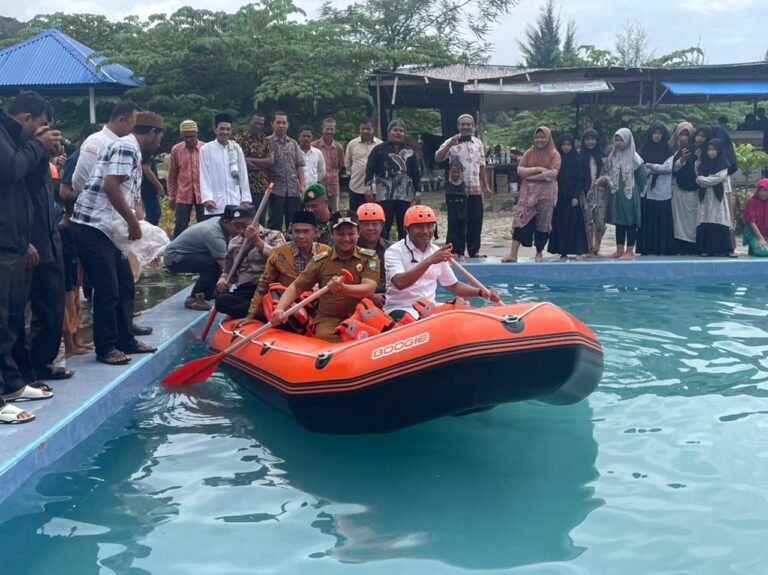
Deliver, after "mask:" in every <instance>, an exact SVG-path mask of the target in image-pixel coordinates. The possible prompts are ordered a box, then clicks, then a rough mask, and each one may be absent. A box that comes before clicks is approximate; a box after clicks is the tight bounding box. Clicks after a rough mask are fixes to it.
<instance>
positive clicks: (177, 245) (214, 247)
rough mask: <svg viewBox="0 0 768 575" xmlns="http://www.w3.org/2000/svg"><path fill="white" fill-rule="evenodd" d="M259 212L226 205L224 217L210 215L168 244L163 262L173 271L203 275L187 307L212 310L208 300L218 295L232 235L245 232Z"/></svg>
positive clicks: (248, 208)
mask: <svg viewBox="0 0 768 575" xmlns="http://www.w3.org/2000/svg"><path fill="white" fill-rule="evenodd" d="M255 215H256V211H255V210H254V208H252V207H240V206H225V207H224V213H223V214H221V216H214V217H212V218H208V219H207V220H205V221H204V222H202V223H200V224H197V225H194V226H192V227H191V228H187V229H186V230H184V231H183V232H182V233H181V235H180V236H179V237H178V238H174V239H173V241H172V242H171V243H170V244H168V246H167V247H166V248H165V252H164V253H163V261H164V262H165V267H167V268H168V271H169V272H171V273H172V274H178V273H183V274H195V273H196V274H200V277H198V278H197V281H196V282H195V285H194V286H192V295H190V296H189V297H188V298H187V299H186V301H185V302H184V307H185V308H187V309H193V310H196V311H208V310H210V309H211V305H210V304H209V303H208V302H207V301H206V300H210V299H213V298H214V295H215V292H216V283H217V282H218V281H219V277H220V276H221V270H222V269H224V259H225V258H226V257H227V244H228V243H229V240H230V238H232V237H234V236H236V235H238V234H241V233H245V229H246V228H247V227H248V224H249V223H250V222H251V220H253V217H254V216H255Z"/></svg>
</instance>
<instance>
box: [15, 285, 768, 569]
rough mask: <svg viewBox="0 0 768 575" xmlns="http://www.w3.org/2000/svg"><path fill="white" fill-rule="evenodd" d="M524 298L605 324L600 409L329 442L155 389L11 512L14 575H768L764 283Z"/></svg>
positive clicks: (210, 389)
mask: <svg viewBox="0 0 768 575" xmlns="http://www.w3.org/2000/svg"><path fill="white" fill-rule="evenodd" d="M499 287H501V288H502V289H503V288H504V286H499ZM515 293H516V294H517V297H518V298H520V299H526V300H542V299H547V300H550V301H553V302H555V303H557V304H559V305H561V306H562V307H563V308H565V309H567V310H568V311H570V312H572V313H573V314H574V315H576V316H577V317H579V318H581V319H582V320H584V321H585V322H587V323H588V324H589V325H591V326H592V327H593V329H595V331H596V332H597V333H598V335H599V337H600V339H601V341H602V343H603V345H604V347H605V363H606V370H605V376H604V378H603V382H602V384H601V386H600V387H599V388H598V391H596V392H595V393H594V394H593V395H592V396H591V397H590V399H589V400H588V402H582V403H580V404H578V405H574V406H570V407H549V406H544V405H539V404H534V403H527V404H518V405H508V406H504V407H501V408H497V409H495V410H493V411H491V412H487V413H482V414H476V415H472V416H468V417H463V418H446V419H442V420H439V421H435V422H432V423H429V424H425V425H421V426H417V427H414V428H411V429H407V430H404V431H401V432H398V433H394V434H391V435H385V436H371V437H332V436H320V435H313V434H310V433H308V432H305V431H303V430H302V429H300V428H299V427H297V426H296V425H295V424H293V423H292V422H290V421H288V420H287V419H285V418H284V417H282V416H281V415H279V414H277V413H275V412H274V411H272V410H271V409H270V408H268V407H267V406H265V405H263V404H261V403H260V402H259V401H258V400H257V399H256V398H254V397H251V396H249V395H247V394H246V393H244V392H242V391H241V390H240V389H239V388H238V387H237V386H235V385H234V384H233V383H232V382H231V381H230V380H229V379H228V378H227V377H226V375H225V374H217V376H216V377H215V378H214V379H212V380H211V381H209V382H208V383H206V384H205V385H199V386H194V387H189V388H185V390H184V391H183V392H182V393H173V394H171V393H167V392H166V391H165V390H164V389H162V388H161V387H160V386H159V385H153V386H151V387H150V388H149V389H148V390H147V392H146V393H145V394H144V396H143V397H141V398H140V399H139V400H138V401H136V402H135V404H133V405H129V406H127V407H126V408H125V409H124V410H123V411H122V412H121V413H120V414H119V415H118V416H117V417H115V418H114V419H113V420H112V421H111V422H110V423H109V424H108V425H106V426H103V427H102V428H101V429H100V430H99V432H98V433H96V434H95V435H94V436H93V437H91V438H89V440H88V441H86V442H85V443H84V444H81V445H80V446H79V447H78V448H77V449H76V450H75V451H74V452H72V453H70V454H68V455H67V456H66V457H65V458H63V461H61V462H59V463H57V464H56V465H55V466H53V467H51V468H50V469H47V470H46V471H45V472H44V473H40V474H39V475H37V476H36V477H35V478H34V479H33V480H32V481H30V482H28V484H27V486H26V487H25V488H24V489H23V490H21V491H19V492H18V493H16V494H15V495H14V496H13V497H12V498H11V500H10V501H9V502H7V503H6V504H4V505H3V506H2V508H0V517H2V523H1V524H0V533H2V538H3V547H2V549H3V551H2V553H3V572H4V573H23V574H25V575H50V574H57V575H70V574H72V575H90V574H94V575H95V574H99V575H104V574H112V573H117V574H126V575H146V574H154V575H176V574H195V575H200V574H206V575H207V574H211V575H214V574H215V575H222V574H246V573H247V574H252V573H259V574H261V573H264V574H267V573H269V574H273V573H274V574H281V575H294V574H312V575H326V574H329V575H330V574H342V575H344V574H351V575H358V574H360V575H369V574H376V575H397V574H408V575H412V574H413V575H422V574H429V575H432V574H435V575H443V574H445V575H449V574H450V575H453V574H461V573H467V572H470V571H477V570H483V571H484V572H485V573H514V574H537V575H538V574H547V575H549V574H567V575H571V574H586V573H589V574H595V575H610V574H614V573H615V574H622V575H645V574H669V575H672V574H674V575H681V574H696V575H709V574H711V575H724V574H730V573H738V574H758V573H765V572H766V569H768V545H767V544H766V533H768V417H767V416H768V331H766V330H768V322H767V321H766V318H767V317H768V289H767V288H756V287H749V288H737V287H725V286H723V287H708V288H675V287H668V288H664V287H654V288H637V289H629V288H614V287H605V288H578V289H563V288H557V289H555V288H552V289H548V288H545V287H542V286H528V287H519V288H517V289H516V290H515ZM200 352H201V349H200V348H198V349H193V350H190V354H192V355H194V354H199V353H200ZM529 375H530V376H532V377H534V376H535V374H529Z"/></svg>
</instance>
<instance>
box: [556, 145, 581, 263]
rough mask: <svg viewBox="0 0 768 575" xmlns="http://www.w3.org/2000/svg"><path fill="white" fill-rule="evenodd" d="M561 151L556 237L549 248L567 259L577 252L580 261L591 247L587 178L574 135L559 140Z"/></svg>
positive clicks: (563, 258) (559, 149)
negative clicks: (585, 203)
mask: <svg viewBox="0 0 768 575" xmlns="http://www.w3.org/2000/svg"><path fill="white" fill-rule="evenodd" d="M557 150H558V152H560V171H559V172H558V174H557V204H555V210H554V212H553V214H552V236H551V237H550V238H549V247H548V248H547V249H548V251H550V252H551V253H553V254H560V259H561V260H567V259H568V255H569V254H575V255H576V260H578V261H580V260H581V259H582V254H586V253H587V251H588V249H589V247H588V246H587V230H586V227H585V226H584V212H583V209H582V206H581V202H582V198H583V195H584V194H582V190H581V188H582V186H583V185H584V178H583V176H582V173H581V162H580V161H579V156H578V154H577V153H576V148H575V142H574V138H573V136H572V135H571V134H565V135H564V136H562V137H561V138H560V139H559V140H558V142H557Z"/></svg>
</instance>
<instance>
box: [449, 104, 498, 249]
mask: <svg viewBox="0 0 768 575" xmlns="http://www.w3.org/2000/svg"><path fill="white" fill-rule="evenodd" d="M458 127H459V133H458V134H456V135H455V136H453V137H452V138H449V139H448V140H446V141H445V142H444V143H443V145H442V146H440V149H438V150H437V152H436V153H435V161H436V162H438V163H440V162H443V161H445V160H446V159H447V160H449V161H450V162H453V161H454V160H458V161H459V162H460V163H461V165H462V166H463V167H464V182H465V184H466V189H467V194H468V196H469V197H468V198H467V217H466V220H465V221H466V222H467V236H466V237H467V251H468V252H469V257H471V258H482V257H484V256H483V255H481V254H480V236H481V234H482V231H483V195H485V197H490V196H492V195H493V192H491V188H490V187H489V186H488V179H487V177H486V173H485V146H483V142H481V141H480V139H479V138H476V137H475V136H474V135H473V134H474V132H475V120H474V118H473V117H472V116H471V115H470V114H462V115H461V116H459V121H458ZM462 255H463V254H462Z"/></svg>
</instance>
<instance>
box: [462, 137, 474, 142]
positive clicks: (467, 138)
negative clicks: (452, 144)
mask: <svg viewBox="0 0 768 575" xmlns="http://www.w3.org/2000/svg"><path fill="white" fill-rule="evenodd" d="M470 140H472V136H459V142H469V141H470Z"/></svg>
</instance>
